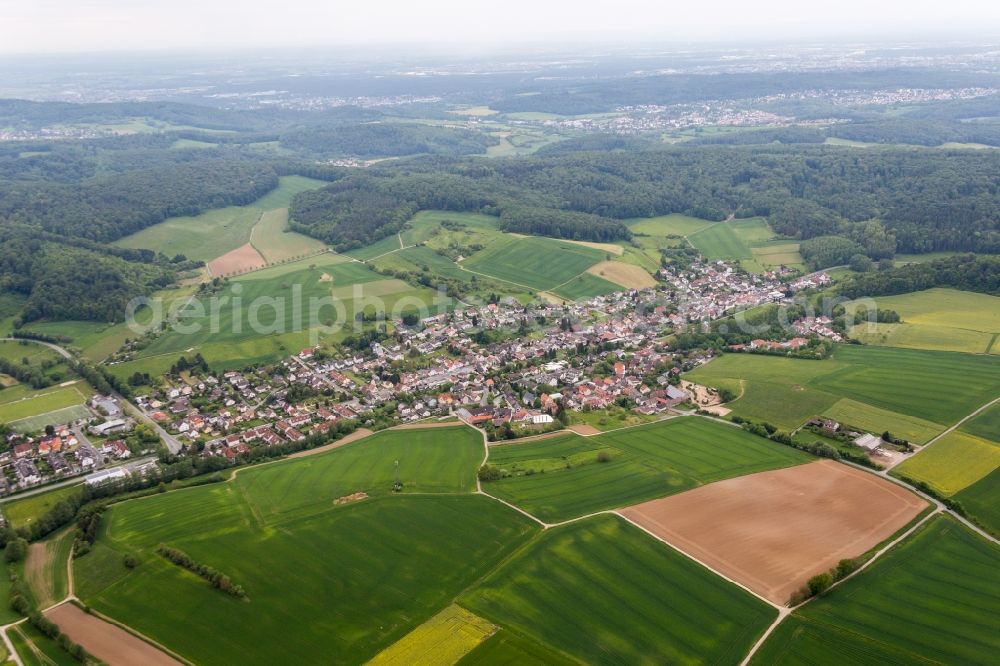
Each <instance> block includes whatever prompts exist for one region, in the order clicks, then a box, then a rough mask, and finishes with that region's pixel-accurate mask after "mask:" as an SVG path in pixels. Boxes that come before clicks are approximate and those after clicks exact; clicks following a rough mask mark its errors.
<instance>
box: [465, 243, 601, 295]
mask: <svg viewBox="0 0 1000 666" xmlns="http://www.w3.org/2000/svg"><path fill="white" fill-rule="evenodd" d="M605 255H606V253H605V252H602V251H600V250H595V249H593V248H589V247H585V246H582V245H577V244H575V243H567V242H565V241H558V240H554V239H551V238H543V237H541V236H531V237H527V238H517V239H515V240H513V242H509V243H504V244H502V245H499V246H491V247H487V248H485V249H483V250H481V251H479V252H477V253H475V254H474V255H472V256H471V257H469V258H468V259H466V260H465V261H464V262H463V263H462V266H463V267H464V268H466V269H468V270H470V271H474V272H476V273H481V274H483V275H486V276H488V277H493V278H496V279H498V280H504V281H507V282H510V283H512V284H515V285H520V286H524V287H528V288H530V289H537V290H539V291H545V290H549V289H556V288H558V287H560V286H561V285H564V284H565V283H567V282H569V281H571V280H572V279H573V278H575V277H576V276H578V275H580V274H581V273H583V272H584V271H586V270H587V269H588V268H590V267H591V266H593V265H594V264H596V263H598V262H600V261H604V259H605Z"/></svg>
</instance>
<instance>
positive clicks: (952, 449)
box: [894, 430, 1000, 495]
mask: <svg viewBox="0 0 1000 666" xmlns="http://www.w3.org/2000/svg"><path fill="white" fill-rule="evenodd" d="M998 467H1000V444H997V443H995V442H991V441H989V440H985V439H982V438H980V437H975V436H974V435H968V434H966V433H964V432H962V431H960V430H958V431H955V432H951V433H948V434H947V435H945V436H944V437H942V438H941V440H940V441H938V442H935V443H934V444H933V445H931V446H928V447H927V449H926V450H924V451H921V452H919V453H918V454H917V455H915V456H913V457H912V458H910V459H909V460H907V461H905V462H903V464H901V465H899V467H897V468H895V470H894V471H898V473H899V474H900V475H904V476H907V477H909V478H911V479H916V480H917V481H923V482H925V483H926V484H927V485H929V486H930V487H931V488H933V489H934V490H935V491H937V492H938V493H941V494H942V495H954V494H955V493H957V492H958V491H960V490H962V489H963V488H966V487H968V486H970V485H972V484H973V483H975V482H976V481H978V480H979V479H981V478H983V477H984V476H986V475H988V474H989V473H990V472H992V471H993V470H995V469H997V468H998Z"/></svg>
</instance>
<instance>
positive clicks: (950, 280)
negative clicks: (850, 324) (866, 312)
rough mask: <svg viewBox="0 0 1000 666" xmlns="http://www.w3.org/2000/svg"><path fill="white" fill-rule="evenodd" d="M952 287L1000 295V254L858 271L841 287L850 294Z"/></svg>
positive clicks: (886, 294) (857, 296) (877, 294)
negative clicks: (859, 272) (872, 270)
mask: <svg viewBox="0 0 1000 666" xmlns="http://www.w3.org/2000/svg"><path fill="white" fill-rule="evenodd" d="M932 287H951V288H952V289H962V290H964V291H978V292H981V293H984V294H992V295H995V296H1000V257H982V256H975V255H958V256H954V257H947V258H944V259H935V260H934V261H928V262H926V263H916V264H906V265H904V266H897V267H895V268H891V269H889V270H881V271H876V272H870V273H862V274H861V275H855V276H853V277H851V278H850V279H848V280H846V281H845V282H843V283H842V284H841V285H840V286H839V287H838V289H839V291H840V293H841V294H842V295H844V296H847V297H848V298H860V297H862V296H892V295H894V294H906V293H909V292H911V291H922V290H924V289H930V288H932Z"/></svg>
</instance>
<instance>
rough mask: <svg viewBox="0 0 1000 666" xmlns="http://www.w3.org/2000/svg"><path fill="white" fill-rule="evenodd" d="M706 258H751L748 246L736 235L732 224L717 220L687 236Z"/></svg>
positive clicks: (751, 253)
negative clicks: (717, 221)
mask: <svg viewBox="0 0 1000 666" xmlns="http://www.w3.org/2000/svg"><path fill="white" fill-rule="evenodd" d="M688 240H689V241H691V244H692V245H694V246H695V248H696V249H697V250H698V251H699V252H701V253H702V254H703V255H705V258H706V259H710V260H715V259H726V260H734V259H753V251H752V250H751V249H750V246H749V245H747V244H746V242H745V241H744V240H743V239H742V238H740V236H739V235H737V233H736V231H735V230H734V229H733V226H732V224H730V223H728V222H719V223H718V224H713V225H712V226H710V227H707V228H706V229H703V230H701V231H699V232H697V233H695V234H692V235H691V236H689V237H688Z"/></svg>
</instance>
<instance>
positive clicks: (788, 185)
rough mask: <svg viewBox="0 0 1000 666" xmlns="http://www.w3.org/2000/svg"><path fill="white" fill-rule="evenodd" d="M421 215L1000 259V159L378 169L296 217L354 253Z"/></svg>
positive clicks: (733, 151) (323, 194) (506, 163)
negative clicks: (653, 223)
mask: <svg viewBox="0 0 1000 666" xmlns="http://www.w3.org/2000/svg"><path fill="white" fill-rule="evenodd" d="M423 208H435V209H444V210H454V211H475V212H482V213H486V214H491V215H498V216H499V217H500V218H501V220H503V219H504V217H507V218H508V219H510V218H511V217H512V216H514V217H519V216H517V214H516V213H514V211H515V210H518V209H525V208H530V209H534V215H535V218H536V219H537V220H538V222H537V227H538V228H537V229H532V228H525V226H520V227H519V229H518V230H519V231H522V232H527V233H551V232H552V229H553V228H555V229H556V230H557V231H558V233H560V235H562V236H563V237H567V238H575V239H580V240H606V239H609V238H624V237H627V230H624V229H623V228H622V226H618V225H616V223H615V222H614V220H623V219H627V218H632V217H646V216H652V215H663V214H667V213H686V214H690V215H695V216H698V217H703V218H707V219H711V220H722V219H725V218H726V217H728V216H729V215H735V216H736V217H749V216H753V215H763V216H767V217H769V218H770V221H771V223H772V225H773V226H774V228H775V229H776V230H777V231H778V232H779V233H781V234H785V235H787V236H790V237H793V238H798V239H802V240H806V239H812V238H816V237H823V236H827V237H830V236H832V237H838V238H845V239H848V240H852V241H854V242H855V243H856V244H857V245H858V246H860V247H861V249H862V251H863V252H865V253H866V254H868V255H869V256H870V257H871V258H873V259H880V258H884V257H886V256H892V254H893V253H894V252H916V253H920V252H931V251H941V250H959V251H965V250H968V251H975V252H987V253H989V252H1000V219H998V217H997V212H996V211H997V210H1000V155H996V154H993V153H990V152H972V151H953V152H939V151H935V152H930V151H914V150H892V149H871V150H868V151H864V152H859V151H853V150H844V149H841V148H833V147H808V146H802V147H782V146H766V147H747V148H734V147H728V148H723V147H713V146H703V147H678V148H670V149H661V150H651V151H643V152H635V153H626V152H610V153H607V152H605V153H596V152H591V153H571V154H567V155H556V156H537V157H524V158H517V159H509V160H503V161H489V162H487V161H483V160H458V159H445V158H438V159H428V160H420V161H410V162H407V163H404V164H399V165H388V166H384V167H379V168H373V169H369V170H366V171H365V172H362V173H357V174H354V175H352V176H351V177H349V178H345V179H343V180H341V181H339V182H337V183H335V184H334V185H331V186H330V187H328V188H326V189H324V190H318V191H314V192H307V193H304V194H301V195H299V196H298V197H297V198H296V199H295V200H294V201H293V205H292V217H293V218H294V220H295V222H296V229H297V230H299V231H302V232H304V233H309V234H312V235H314V236H316V237H318V238H321V239H323V240H325V241H327V242H329V243H331V244H333V245H335V246H338V247H340V248H348V247H354V246H356V245H358V244H363V243H366V242H371V241H373V240H378V239H379V238H382V237H384V236H387V235H389V234H391V233H395V232H396V231H398V230H399V228H400V226H401V224H402V222H403V220H404V218H405V217H406V216H407V215H408V214H409V211H412V210H417V209H423ZM543 210H547V211H550V213H548V214H547V216H548V217H546V216H542V215H540V212H541V211H543ZM558 211H561V212H562V213H574V214H579V213H585V214H588V215H596V216H599V217H600V218H602V224H601V225H593V224H585V223H581V224H574V223H573V222H572V220H581V218H574V217H572V216H568V215H567V216H565V217H566V224H565V225H553V224H551V223H549V222H548V221H547V220H550V219H551V218H553V217H558V215H559V213H558ZM581 221H582V220H581ZM530 226H531V225H530V224H529V227H530ZM850 249H851V250H852V252H851V254H853V253H854V252H856V251H857V247H855V246H854V245H851V246H850ZM847 258H849V255H848V257H847ZM817 263H827V265H830V264H828V260H819V261H817ZM837 263H846V261H843V262H841V261H838V262H837Z"/></svg>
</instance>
